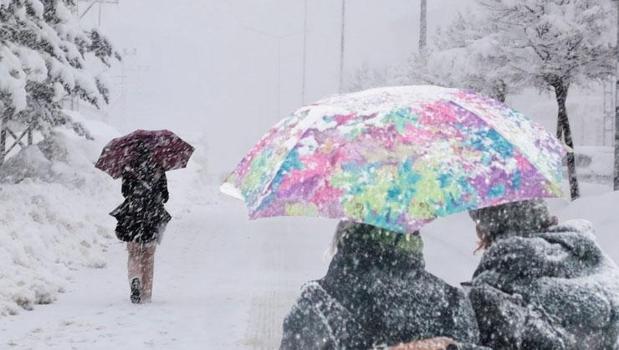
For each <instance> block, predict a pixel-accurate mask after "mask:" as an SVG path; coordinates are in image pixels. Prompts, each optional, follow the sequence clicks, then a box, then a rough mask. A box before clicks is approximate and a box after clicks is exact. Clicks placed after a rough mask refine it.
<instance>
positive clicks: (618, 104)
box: [613, 0, 619, 191]
mask: <svg viewBox="0 0 619 350" xmlns="http://www.w3.org/2000/svg"><path fill="white" fill-rule="evenodd" d="M615 3H616V6H617V44H616V45H617V46H616V47H615V59H616V62H615V64H616V65H617V72H616V73H615V169H614V174H613V189H614V190H615V191H619V0H615Z"/></svg>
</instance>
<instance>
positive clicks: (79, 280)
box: [0, 125, 619, 350]
mask: <svg viewBox="0 0 619 350" xmlns="http://www.w3.org/2000/svg"><path fill="white" fill-rule="evenodd" d="M91 129H95V130H102V131H101V133H102V135H96V136H99V138H98V139H99V140H100V139H108V138H109V137H111V136H113V134H114V133H115V132H114V131H113V130H111V129H106V128H105V127H104V125H93V126H91ZM58 137H62V138H63V143H64V144H67V145H69V146H70V147H72V148H73V149H74V151H73V152H69V153H68V157H69V158H67V159H65V160H62V159H59V160H58V161H55V162H51V163H47V162H46V161H45V159H44V157H43V156H42V155H41V154H38V153H37V152H36V150H29V151H28V152H29V153H27V154H23V155H22V157H23V158H24V159H27V160H28V161H29V164H30V165H32V167H31V168H32V169H31V170H32V173H37V171H40V170H41V169H38V170H37V168H36V167H43V169H48V173H50V174H53V179H41V178H39V179H35V180H34V181H32V180H25V181H22V182H21V183H20V184H16V185H6V184H4V183H3V184H2V189H1V190H0V199H1V200H2V202H1V203H3V204H2V205H3V209H8V211H7V212H8V214H9V215H3V216H2V218H0V222H2V224H3V230H7V228H8V231H7V232H8V233H9V234H8V235H3V236H2V237H3V238H2V241H0V258H1V259H2V261H0V262H1V263H2V266H3V270H2V272H0V277H1V278H0V309H2V310H4V311H3V312H4V313H7V312H16V311H19V314H18V315H16V316H4V317H3V316H0V321H1V322H0V349H4V348H7V349H63V350H64V349H117V350H122V349H149V348H153V349H220V348H232V349H273V348H276V347H277V344H278V341H279V337H280V334H281V322H282V320H283V318H284V317H285V314H286V312H287V311H288V309H289V308H290V306H291V304H292V303H293V302H294V300H295V298H296V296H297V295H298V292H299V288H300V287H301V286H302V284H303V283H304V282H306V281H309V280H311V279H316V278H319V277H321V276H322V275H323V274H324V273H325V270H326V267H327V265H328V255H327V254H326V251H327V249H328V247H329V245H330V241H331V235H332V232H333V229H334V227H335V224H336V223H335V222H334V221H331V220H322V219H310V218H275V219H267V220H258V221H248V220H247V218H246V211H245V208H244V206H243V205H242V203H241V202H238V201H236V200H234V199H231V198H227V197H225V196H223V195H221V194H219V192H218V191H217V189H216V185H217V182H216V181H214V180H212V179H210V178H209V177H208V175H207V173H206V161H205V156H204V153H203V151H202V150H201V148H200V147H198V149H197V151H196V154H195V155H194V157H193V159H192V161H191V162H190V165H189V167H188V168H187V169H185V170H179V171H174V172H171V173H170V174H169V182H170V183H169V187H170V191H171V200H170V203H169V205H168V207H169V211H170V212H171V213H173V216H174V220H173V221H172V222H171V224H170V226H169V227H168V230H167V232H166V236H165V238H164V241H163V244H162V245H161V246H160V247H159V248H158V252H157V259H156V267H155V287H154V298H153V299H154V301H153V303H152V304H149V305H137V306H136V305H132V304H130V303H129V299H128V287H127V281H126V266H125V265H126V252H125V249H124V245H123V244H121V243H120V242H117V241H116V240H115V239H114V238H113V231H112V230H113V225H114V222H113V220H112V219H111V218H110V217H109V216H108V215H107V213H108V212H109V211H110V210H111V209H112V208H113V207H114V206H115V205H117V204H118V203H120V201H121V196H120V188H119V187H120V184H119V183H118V182H115V181H113V180H111V179H109V178H108V177H107V176H106V175H104V174H102V173H100V172H98V171H97V170H95V169H93V168H92V163H93V162H94V159H96V157H97V155H98V151H99V149H98V148H99V147H100V146H101V144H100V141H95V142H86V141H78V140H77V139H75V138H73V137H70V136H69V135H68V134H59V136H58ZM190 138H191V136H190ZM190 141H192V142H194V143H196V142H197V143H199V142H200V141H199V140H197V139H196V140H190ZM76 149H77V150H78V151H75V150H76ZM60 153H61V154H62V152H60ZM63 164H64V165H63ZM69 164H70V165H72V166H75V167H76V168H75V169H77V171H78V172H76V170H75V169H74V170H71V169H72V168H68V167H67V166H68V165H69ZM47 167H49V168H47ZM49 169H51V170H49ZM9 175H12V176H18V175H20V174H9ZM0 176H2V174H0ZM4 176H7V174H4ZM51 180H53V181H52V182H50V181H51ZM583 189H584V192H585V194H586V196H585V197H584V198H582V199H580V200H578V201H576V202H574V203H569V202H568V201H565V200H553V201H551V203H550V205H551V208H552V209H553V211H554V212H555V213H557V214H558V215H559V216H560V217H561V219H562V220H566V219H571V218H579V217H582V218H587V219H589V220H591V221H592V222H593V223H594V225H595V226H596V228H597V230H598V238H599V240H600V243H601V244H602V246H603V247H604V249H606V251H607V252H608V253H609V254H610V255H611V256H612V257H613V258H614V259H615V260H619V245H617V244H616V243H617V239H616V237H615V231H616V227H618V226H619V218H617V217H616V215H615V214H614V213H615V211H616V210H615V208H616V207H617V206H618V205H619V194H615V193H608V192H609V188H608V186H603V185H595V184H583ZM7 199H8V200H9V201H10V202H9V201H7ZM7 203H10V204H7ZM423 234H424V237H425V243H426V248H425V253H426V259H427V265H428V269H429V270H430V271H432V272H433V273H435V274H437V275H438V276H440V277H442V278H444V279H446V280H447V281H448V282H449V283H452V284H454V285H458V284H459V283H460V282H462V281H466V280H468V279H469V278H470V276H471V274H472V272H473V270H474V268H475V266H476V265H477V262H478V259H479V256H478V255H474V254H473V250H474V248H475V245H476V242H475V240H476V239H475V235H474V228H473V224H472V222H471V220H470V219H469V218H468V216H467V215H466V214H461V215H456V216H452V217H449V218H444V219H441V220H437V221H436V222H435V223H433V224H431V225H429V226H428V227H427V228H426V229H424V230H423ZM15 296H19V298H21V299H23V300H21V299H20V300H19V301H20V302H23V304H25V306H26V307H27V308H30V307H31V306H32V304H33V303H37V302H44V303H45V302H52V301H53V302H54V303H53V304H50V305H34V311H31V312H28V311H24V310H23V309H21V308H20V307H19V306H17V305H16V304H15V301H16V300H15Z"/></svg>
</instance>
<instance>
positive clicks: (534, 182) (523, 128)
mask: <svg viewBox="0 0 619 350" xmlns="http://www.w3.org/2000/svg"><path fill="white" fill-rule="evenodd" d="M564 153H565V149H564V147H563V145H562V144H561V143H560V142H559V141H558V140H557V139H556V138H555V137H554V136H552V135H550V134H549V133H548V132H546V131H545V130H544V129H543V128H542V127H541V126H539V125H537V124H535V123H533V122H531V121H530V120H529V119H527V118H526V117H525V116H524V115H522V114H521V113H518V112H516V111H514V110H512V109H511V108H509V107H507V106H506V105H505V104H502V103H500V102H498V101H496V100H493V99H490V98H487V97H484V96H481V95H478V94H475V93H473V92H469V91H463V90H457V89H446V88H441V87H435V86H408V87H393V88H382V89H373V90H367V91H363V92H358V93H353V94H348V95H341V96H337V97H333V98H328V99H325V100H322V101H319V102H318V103H316V104H313V105H309V106H306V107H303V108H301V109H299V110H298V111H296V112H295V113H293V114H292V115H290V116H289V117H287V118H285V119H283V120H282V121H280V122H279V123H278V124H277V125H275V126H274V127H273V128H272V129H271V130H269V132H268V133H267V134H266V135H265V136H264V137H263V138H262V139H261V140H260V141H259V142H258V144H256V145H255V146H254V147H253V148H252V149H251V150H250V152H249V153H248V154H247V155H246V156H245V158H243V160H242V161H241V163H240V164H239V165H238V166H237V168H236V170H234V172H233V173H232V174H231V175H230V176H229V177H228V178H227V180H226V182H225V183H224V184H223V185H222V191H223V192H225V193H228V194H231V195H235V196H237V197H239V198H242V199H244V201H245V203H246V205H247V206H248V208H249V213H250V217H251V218H260V217H269V216H282V215H289V216H295V215H303V216H323V217H329V218H337V219H349V220H353V221H357V222H363V223H367V224H371V225H375V226H379V227H383V228H386V229H389V230H392V231H397V232H412V231H414V230H417V229H419V228H420V227H421V226H423V225H424V224H425V223H427V222H429V221H431V220H433V219H434V218H436V217H439V216H445V215H449V214H453V213H457V212H460V211H465V210H470V209H476V208H481V207H486V206H492V205H497V204H502V203H506V202H512V201H519V200H526V199H532V198H540V197H554V196H560V195H561V190H560V183H561V181H562V177H563V172H562V168H561V164H562V158H563V156H564Z"/></svg>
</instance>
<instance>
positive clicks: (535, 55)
mask: <svg viewBox="0 0 619 350" xmlns="http://www.w3.org/2000/svg"><path fill="white" fill-rule="evenodd" d="M479 2H480V3H481V4H482V5H483V6H485V7H486V8H487V9H488V10H489V20H490V21H491V22H493V23H495V24H496V33H497V35H499V36H500V37H501V38H502V39H501V40H500V43H501V45H499V46H496V47H495V49H496V50H500V51H502V52H504V54H505V56H507V57H509V58H510V59H509V62H508V66H507V67H506V68H508V70H509V71H510V78H512V79H515V80H519V81H522V82H524V83H526V84H527V85H534V86H537V87H538V88H540V89H546V90H549V91H552V92H553V93H554V95H555V99H556V102H557V107H558V116H557V136H558V137H559V138H560V139H562V140H563V141H564V142H565V144H566V145H567V146H568V147H569V148H570V149H571V151H570V152H569V153H568V156H567V168H568V177H569V182H570V194H571V197H572V199H575V198H578V197H579V196H580V190H579V186H578V179H577V176H576V164H575V157H574V142H573V139H572V131H571V127H570V122H569V118H568V113H567V107H566V102H567V97H568V93H569V89H570V87H571V86H572V85H574V84H575V83H579V82H581V81H590V80H596V79H597V80H601V79H604V78H606V77H608V75H609V74H612V72H613V70H614V67H613V64H614V62H615V60H614V49H613V47H612V45H611V44H610V43H609V42H608V39H607V36H606V35H605V34H606V33H607V32H608V31H609V30H610V28H611V27H612V26H613V23H612V21H611V20H610V19H611V16H610V13H611V12H610V10H611V9H610V8H609V6H610V3H609V2H607V1H603V0H602V1H600V0H522V1H511V0H479Z"/></svg>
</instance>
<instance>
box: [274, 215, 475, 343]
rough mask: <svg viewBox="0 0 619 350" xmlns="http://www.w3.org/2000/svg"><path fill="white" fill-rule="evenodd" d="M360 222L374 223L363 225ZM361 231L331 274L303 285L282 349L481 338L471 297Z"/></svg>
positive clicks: (415, 258) (341, 248) (419, 260)
mask: <svg viewBox="0 0 619 350" xmlns="http://www.w3.org/2000/svg"><path fill="white" fill-rule="evenodd" d="M363 226H366V227H367V226H369V225H358V227H359V231H363V230H364V228H363ZM364 236H365V235H364V233H363V232H358V234H355V235H350V236H349V237H348V238H347V239H345V240H344V242H343V244H340V245H338V252H337V254H336V255H335V257H334V258H333V261H332V262H331V264H330V266H329V270H328V272H327V275H326V276H325V277H324V278H322V279H321V280H319V281H316V282H311V283H309V284H307V285H306V286H305V287H304V288H303V291H302V294H301V297H300V298H299V300H298V301H297V304H296V305H295V306H294V307H293V308H292V310H291V312H290V314H289V315H288V317H287V318H286V320H285V321H284V329H283V339H282V343H281V349H286V350H288V349H290V350H292V349H296V350H304V349H308V350H309V349H312V350H313V349H370V348H372V347H373V346H377V345H397V344H399V343H401V342H411V341H414V340H419V339H426V338H433V337H451V338H453V339H454V340H456V341H460V342H463V343H476V342H477V341H478V336H479V334H478V329H477V324H476V321H475V316H474V314H473V310H472V308H471V305H470V303H469V300H468V299H467V298H466V296H465V295H464V293H463V292H462V291H461V290H459V289H457V288H454V287H452V286H450V285H448V284H447V283H445V282H443V281H441V280H440V279H439V278H437V277H435V276H433V275H431V274H430V273H428V272H426V271H425V270H424V261H423V257H422V256H421V253H418V254H415V255H409V254H408V253H406V252H403V251H398V250H397V249H392V248H391V247H385V246H384V244H383V242H376V241H373V240H372V239H365V238H363V237H364ZM468 348H469V349H474V348H476V347H475V346H471V347H468Z"/></svg>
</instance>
